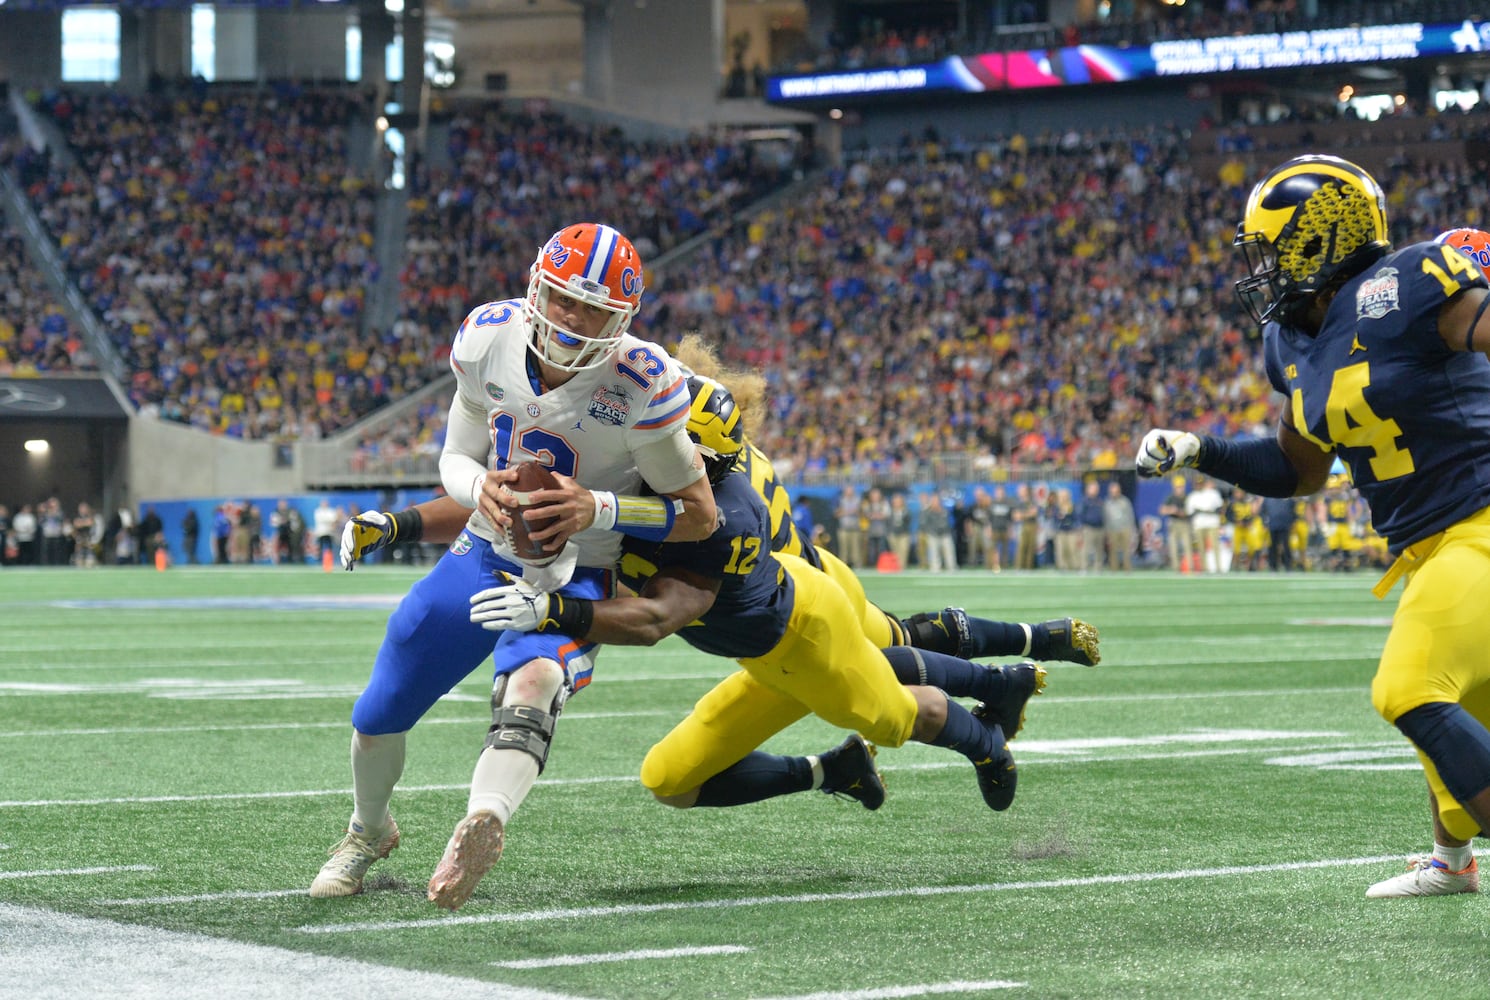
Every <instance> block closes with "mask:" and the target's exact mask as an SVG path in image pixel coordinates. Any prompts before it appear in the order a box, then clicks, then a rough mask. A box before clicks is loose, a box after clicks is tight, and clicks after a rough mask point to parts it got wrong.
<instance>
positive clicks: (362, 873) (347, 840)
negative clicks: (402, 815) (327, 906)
mask: <svg viewBox="0 0 1490 1000" xmlns="http://www.w3.org/2000/svg"><path fill="white" fill-rule="evenodd" d="M365 833H366V831H365V830H363V831H357V830H348V831H347V835H346V836H345V837H343V838H342V839H341V842H340V843H338V844H335V845H333V846H332V848H331V850H330V851H329V852H328V853H330V855H331V860H330V861H328V862H326V863H325V864H324V865H322V866H321V870H320V872H318V873H317V874H316V878H315V881H313V882H312V883H311V884H310V894H311V895H312V896H314V897H315V898H317V899H328V898H330V897H333V896H355V895H357V893H359V892H361V891H362V880H363V879H364V878H365V877H366V876H367V870H368V869H369V868H371V867H372V865H373V862H374V861H379V860H381V859H383V858H386V857H387V856H388V855H389V853H390V852H391V851H392V850H393V849H394V848H395V847H397V846H398V824H397V823H395V822H393V821H392V820H389V821H388V832H387V833H385V834H384V835H383V836H381V837H379V838H377V839H375V840H370V839H368V838H367V837H365V836H364V835H363V834H365Z"/></svg>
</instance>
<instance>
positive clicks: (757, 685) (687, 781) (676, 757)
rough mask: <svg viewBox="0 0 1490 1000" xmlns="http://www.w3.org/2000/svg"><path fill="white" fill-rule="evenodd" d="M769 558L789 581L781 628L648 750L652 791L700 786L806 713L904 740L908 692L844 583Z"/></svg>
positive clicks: (879, 739)
mask: <svg viewBox="0 0 1490 1000" xmlns="http://www.w3.org/2000/svg"><path fill="white" fill-rule="evenodd" d="M776 559H778V560H779V561H780V562H781V564H782V565H783V566H784V567H786V571H787V572H788V573H790V574H791V576H792V581H793V583H794V584H795V585H796V598H795V601H794V603H793V606H792V613H791V618H790V620H789V622H788V625H787V629H786V634H785V635H784V636H783V637H782V639H781V641H780V642H779V643H777V645H776V647H775V648H774V649H772V650H771V651H770V652H768V653H766V654H765V655H764V656H758V657H753V658H750V659H743V660H739V661H738V662H739V664H740V667H741V668H742V669H740V670H738V671H736V672H735V673H733V674H730V675H729V676H728V677H726V678H725V679H724V680H722V681H720V682H719V683H718V684H717V685H715V686H714V688H713V689H712V690H711V691H709V692H708V693H707V694H705V695H704V696H703V697H702V698H700V699H699V700H698V703H697V704H696V705H694V707H693V711H692V712H691V713H689V715H688V716H687V717H686V718H684V719H683V721H682V722H679V723H678V724H677V725H676V726H674V727H673V730H672V732H670V733H668V734H667V735H666V736H664V737H663V738H662V740H661V741H660V742H658V743H657V745H656V746H654V747H652V749H651V750H650V751H648V752H647V756H646V759H645V760H643V761H642V772H641V779H642V784H643V785H645V786H646V787H647V789H648V790H649V791H651V792H653V793H654V794H656V795H658V796H662V797H670V796H675V795H681V794H683V793H685V792H688V791H691V790H693V789H695V788H698V787H699V786H700V785H702V784H703V783H704V782H705V781H706V780H707V779H709V778H711V777H713V776H714V775H716V774H718V773H719V772H720V771H723V770H724V769H725V768H727V767H729V766H730V765H732V764H734V763H736V762H738V761H740V760H741V759H743V758H744V757H745V755H746V754H748V753H750V752H751V751H752V750H754V749H756V748H757V747H759V746H760V745H761V744H762V743H764V742H765V741H766V740H767V739H769V738H770V737H771V736H773V735H775V734H776V733H778V732H780V731H781V730H783V729H785V728H786V727H787V726H789V725H791V724H792V723H793V722H796V721H797V720H798V719H801V718H802V717H804V716H806V715H809V714H813V715H817V716H818V717H820V718H822V719H824V720H826V721H828V722H830V723H832V724H833V725H835V726H837V727H839V728H840V729H849V730H854V731H856V732H858V733H861V734H863V736H864V738H865V739H867V740H870V741H872V742H874V743H878V744H880V745H882V746H890V747H898V746H900V745H901V744H903V743H905V741H906V740H908V739H910V735H911V729H912V727H913V726H914V725H915V722H916V713H917V707H916V699H915V697H914V696H913V695H912V694H911V693H910V692H909V691H908V690H906V688H904V687H902V686H901V684H900V682H899V681H898V680H896V679H895V672H894V671H893V670H892V669H891V668H890V663H889V661H888V660H886V659H885V656H884V654H883V653H881V652H880V650H879V648H878V647H877V646H875V645H874V644H873V643H872V642H870V641H869V639H868V638H866V637H865V635H864V630H863V628H862V627H861V624H860V621H859V617H858V615H856V614H855V612H854V608H853V605H852V603H851V602H850V600H849V598H848V596H847V595H845V594H844V592H843V588H841V587H840V586H839V585H838V584H837V583H835V582H834V581H833V580H832V579H831V578H830V577H829V576H828V575H827V574H826V573H822V572H819V571H818V570H816V569H814V568H813V567H812V566H811V565H810V564H809V563H807V562H804V561H803V560H801V559H798V558H797V557H796V556H789V555H784V554H780V553H778V554H777V555H776ZM861 592H862V591H861Z"/></svg>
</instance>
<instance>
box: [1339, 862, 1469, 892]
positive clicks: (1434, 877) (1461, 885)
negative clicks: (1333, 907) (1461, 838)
mask: <svg viewBox="0 0 1490 1000" xmlns="http://www.w3.org/2000/svg"><path fill="white" fill-rule="evenodd" d="M1479 891H1480V866H1479V864H1478V863H1476V861H1475V859H1474V858H1470V859H1469V866H1468V867H1466V868H1465V869H1464V870H1463V871H1457V872H1451V871H1449V869H1448V866H1446V865H1445V864H1444V863H1443V862H1442V861H1439V860H1438V859H1437V858H1431V857H1429V858H1408V859H1407V871H1405V872H1403V873H1402V874H1401V875H1396V876H1393V877H1392V878H1389V879H1387V880H1386V881H1384V882H1378V883H1376V884H1375V885H1373V886H1372V887H1371V888H1369V889H1367V890H1366V898H1367V899H1396V898H1401V897H1404V896H1452V895H1455V894H1456V893H1460V892H1479Z"/></svg>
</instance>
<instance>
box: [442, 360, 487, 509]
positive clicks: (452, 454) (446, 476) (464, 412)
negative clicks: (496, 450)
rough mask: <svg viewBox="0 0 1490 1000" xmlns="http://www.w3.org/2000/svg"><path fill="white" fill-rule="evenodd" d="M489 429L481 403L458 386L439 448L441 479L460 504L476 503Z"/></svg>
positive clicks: (452, 497)
mask: <svg viewBox="0 0 1490 1000" xmlns="http://www.w3.org/2000/svg"><path fill="white" fill-rule="evenodd" d="M490 457H491V432H490V431H489V430H487V426H486V410H485V408H484V407H478V406H472V405H471V404H470V402H469V401H467V400H466V398H465V396H463V395H462V394H461V392H460V390H459V389H456V392H455V399H454V400H452V401H451V403H450V417H449V421H448V422H447V424H446V427H445V448H444V450H443V451H441V452H440V483H441V485H443V486H444V487H445V492H446V493H447V494H449V495H450V497H451V499H453V500H455V501H456V502H457V503H459V504H460V505H461V506H462V507H475V506H476V482H477V480H478V479H479V478H480V477H482V476H485V475H486V464H487V461H488V459H489V458H490Z"/></svg>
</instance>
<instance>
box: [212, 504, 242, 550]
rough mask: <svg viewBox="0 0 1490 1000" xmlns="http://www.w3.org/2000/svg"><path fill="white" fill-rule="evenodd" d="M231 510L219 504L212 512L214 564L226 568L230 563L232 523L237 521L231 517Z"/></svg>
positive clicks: (227, 506)
mask: <svg viewBox="0 0 1490 1000" xmlns="http://www.w3.org/2000/svg"><path fill="white" fill-rule="evenodd" d="M233 515H234V511H233V509H232V508H231V507H230V506H229V505H228V504H226V503H220V504H218V505H217V507H216V508H215V509H214V510H213V512H212V544H213V546H214V555H215V557H216V559H215V561H216V564H217V565H219V566H226V565H228V563H229V562H230V561H231V555H232V553H231V550H230V542H231V539H232V537H233V522H235V521H236V520H237V518H236V517H234V516H233Z"/></svg>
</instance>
